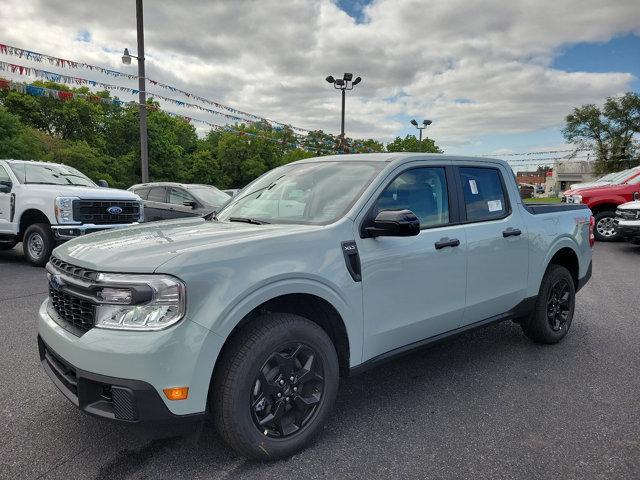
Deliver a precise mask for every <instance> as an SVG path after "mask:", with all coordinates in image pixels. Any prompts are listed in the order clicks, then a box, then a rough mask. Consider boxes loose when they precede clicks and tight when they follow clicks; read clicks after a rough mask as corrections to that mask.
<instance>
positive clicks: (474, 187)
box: [469, 180, 478, 195]
mask: <svg viewBox="0 0 640 480" xmlns="http://www.w3.org/2000/svg"><path fill="white" fill-rule="evenodd" d="M469 186H470V187H471V193H473V194H474V195H477V194H478V185H476V181H475V180H469Z"/></svg>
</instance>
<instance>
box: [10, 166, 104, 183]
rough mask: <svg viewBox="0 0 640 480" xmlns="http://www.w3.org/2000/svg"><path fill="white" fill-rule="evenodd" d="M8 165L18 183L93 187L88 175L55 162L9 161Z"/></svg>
mask: <svg viewBox="0 0 640 480" xmlns="http://www.w3.org/2000/svg"><path fill="white" fill-rule="evenodd" d="M9 167H11V170H13V173H14V174H15V176H16V177H18V181H20V183H28V184H40V185H77V186H81V187H95V186H96V184H95V183H93V182H92V181H91V180H90V179H89V178H88V177H86V176H85V175H83V174H82V173H80V172H79V171H78V170H76V169H75V168H71V167H67V166H66V165H57V164H54V163H52V164H50V165H45V164H39V163H23V162H19V163H9Z"/></svg>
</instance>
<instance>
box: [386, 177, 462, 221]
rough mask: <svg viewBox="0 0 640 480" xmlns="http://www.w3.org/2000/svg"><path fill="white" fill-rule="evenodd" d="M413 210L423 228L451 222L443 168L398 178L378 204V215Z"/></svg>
mask: <svg viewBox="0 0 640 480" xmlns="http://www.w3.org/2000/svg"><path fill="white" fill-rule="evenodd" d="M403 209H408V210H411V211H412V212H413V213H415V214H416V216H417V217H418V218H419V219H420V226H421V227H435V226H438V225H444V224H446V223H449V197H448V195H447V177H446V175H445V169H444V168H442V167H424V168H413V169H411V170H407V171H406V172H404V173H401V174H400V175H398V176H397V177H396V178H395V179H394V180H393V181H392V182H391V183H390V184H389V186H388V187H387V188H385V190H384V191H383V192H382V194H381V195H380V197H379V198H378V201H377V202H376V207H375V210H376V214H377V213H378V212H380V211H382V210H403Z"/></svg>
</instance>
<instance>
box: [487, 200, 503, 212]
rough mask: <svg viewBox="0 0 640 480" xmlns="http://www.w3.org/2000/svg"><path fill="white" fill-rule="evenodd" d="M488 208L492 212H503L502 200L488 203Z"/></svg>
mask: <svg viewBox="0 0 640 480" xmlns="http://www.w3.org/2000/svg"><path fill="white" fill-rule="evenodd" d="M487 207H488V208H489V211H490V212H499V211H500V210H502V202H501V201H500V200H489V201H488V202H487Z"/></svg>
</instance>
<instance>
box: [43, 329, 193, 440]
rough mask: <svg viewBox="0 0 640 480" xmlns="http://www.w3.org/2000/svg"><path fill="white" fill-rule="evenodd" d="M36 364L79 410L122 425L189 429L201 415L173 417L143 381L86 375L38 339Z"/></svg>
mask: <svg viewBox="0 0 640 480" xmlns="http://www.w3.org/2000/svg"><path fill="white" fill-rule="evenodd" d="M38 351H39V353H40V362H41V363H42V366H43V368H44V370H45V372H46V373H47V375H49V377H50V378H51V380H52V381H53V383H54V384H55V386H56V387H58V389H59V390H60V391H61V392H62V393H63V394H64V396H65V397H67V398H68V399H69V400H70V401H71V403H73V404H74V405H75V406H76V407H78V408H79V409H80V410H82V411H84V412H86V413H89V414H91V415H94V416H97V417H102V418H106V419H109V420H115V421H119V422H122V423H130V424H135V425H139V426H141V427H143V428H145V429H147V430H153V431H159V430H163V429H168V430H169V431H171V432H174V431H175V430H174V429H175V428H176V427H177V426H183V425H184V426H185V427H186V426H187V424H188V429H186V430H185V431H188V430H192V429H193V426H192V425H193V424H198V423H199V422H200V421H202V419H203V418H204V412H202V413H196V414H191V415H175V414H173V413H171V412H170V411H169V409H168V408H167V406H166V405H165V404H164V402H163V401H162V399H161V398H160V395H159V394H158V392H157V391H156V390H155V388H153V386H151V385H149V384H148V383H146V382H142V381H139V380H129V379H124V378H116V377H109V376H106V375H98V374H95V373H90V372H86V371H84V370H81V369H79V368H77V367H75V366H74V365H72V364H70V363H69V362H67V361H66V360H65V359H63V358H62V357H60V356H59V355H58V354H57V353H56V352H54V351H53V350H51V349H50V348H49V346H48V345H47V344H45V343H44V341H43V340H42V338H41V337H40V336H38Z"/></svg>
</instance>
